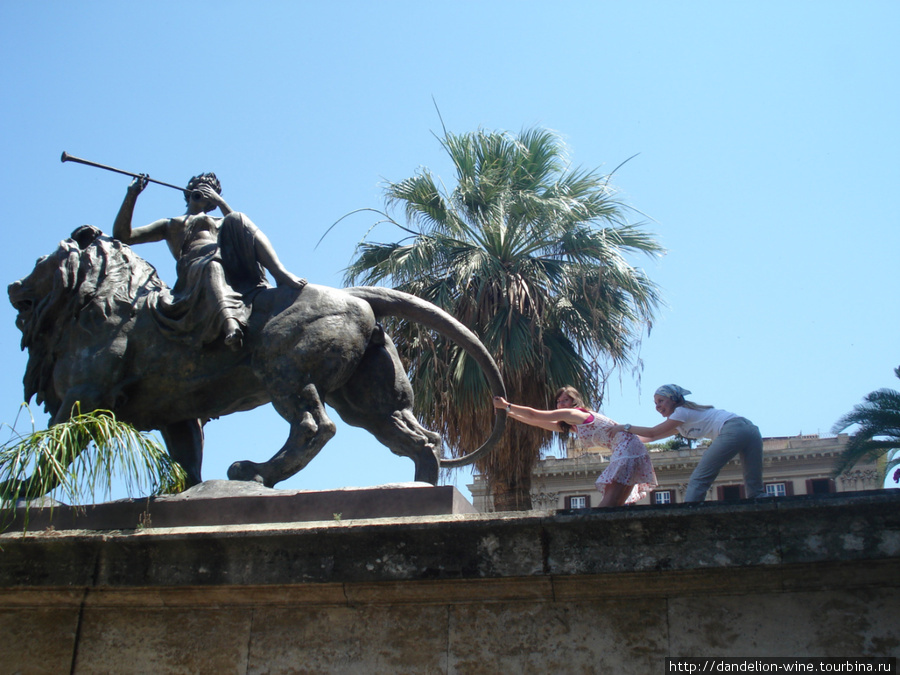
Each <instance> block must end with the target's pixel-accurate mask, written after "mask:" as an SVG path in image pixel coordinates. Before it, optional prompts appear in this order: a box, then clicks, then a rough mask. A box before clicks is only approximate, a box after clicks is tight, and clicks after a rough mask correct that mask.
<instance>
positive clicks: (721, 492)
mask: <svg viewBox="0 0 900 675" xmlns="http://www.w3.org/2000/svg"><path fill="white" fill-rule="evenodd" d="M716 498H717V499H718V500H719V501H720V502H731V501H735V500H737V499H743V498H744V486H743V485H721V486H719V487H717V488H716Z"/></svg>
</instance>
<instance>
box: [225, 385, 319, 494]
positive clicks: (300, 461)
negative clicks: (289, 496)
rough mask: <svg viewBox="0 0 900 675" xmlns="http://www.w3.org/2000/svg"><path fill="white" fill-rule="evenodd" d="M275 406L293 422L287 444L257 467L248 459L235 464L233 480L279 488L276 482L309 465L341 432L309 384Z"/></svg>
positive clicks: (230, 470) (276, 398)
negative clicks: (338, 432)
mask: <svg viewBox="0 0 900 675" xmlns="http://www.w3.org/2000/svg"><path fill="white" fill-rule="evenodd" d="M272 405H273V406H274V407H275V410H276V411H278V414H279V415H281V416H282V417H283V418H284V419H286V420H287V421H288V422H290V425H291V432H290V434H289V435H288V439H287V441H286V442H285V444H284V445H283V446H282V448H281V449H280V450H279V451H278V452H277V453H276V454H275V456H274V457H272V459H270V460H269V461H267V462H263V463H262V464H257V463H256V462H251V461H248V460H245V461H240V462H235V463H234V464H232V465H231V466H230V467H229V468H228V478H230V479H231V480H246V481H256V482H257V483H262V484H263V485H265V486H266V487H275V485H276V483H279V482H281V481H283V480H286V479H288V478H290V477H291V476H293V475H294V474H295V473H297V472H298V471H300V470H301V469H303V468H304V467H305V466H306V465H307V464H309V463H310V462H311V461H312V459H313V458H314V457H315V456H316V455H317V454H319V451H320V450H321V449H322V447H323V446H324V445H325V444H326V443H327V442H328V441H330V440H331V439H332V438H333V437H334V434H335V432H336V431H337V427H336V426H335V424H334V422H333V421H332V420H331V418H330V417H328V414H327V413H326V412H325V406H324V405H323V403H322V400H321V399H320V398H319V392H318V391H317V390H316V387H315V385H312V384H309V385H307V386H306V387H304V388H303V389H302V390H301V391H300V392H299V393H295V394H292V395H285V396H282V395H278V396H274V397H273V399H272Z"/></svg>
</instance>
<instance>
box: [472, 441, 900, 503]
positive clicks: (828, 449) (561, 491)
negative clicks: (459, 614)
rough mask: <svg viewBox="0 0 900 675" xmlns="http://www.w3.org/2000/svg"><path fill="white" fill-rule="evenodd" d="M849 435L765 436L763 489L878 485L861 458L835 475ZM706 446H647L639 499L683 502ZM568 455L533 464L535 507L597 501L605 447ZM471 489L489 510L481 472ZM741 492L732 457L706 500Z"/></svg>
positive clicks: (873, 468) (871, 465)
mask: <svg viewBox="0 0 900 675" xmlns="http://www.w3.org/2000/svg"><path fill="white" fill-rule="evenodd" d="M848 438H849V437H848V436H847V434H841V435H839V436H830V437H821V436H819V435H818V434H814V435H802V436H778V437H773V438H764V439H763V481H764V483H765V485H766V490H767V491H768V493H769V494H770V495H772V496H775V497H784V496H790V495H804V494H823V493H829V492H849V491H854V490H874V489H878V488H880V487H882V473H883V472H882V471H880V470H879V467H878V466H877V465H876V463H875V462H860V463H858V464H857V465H856V466H854V467H853V468H852V469H850V470H849V471H847V472H845V473H843V474H841V475H840V476H838V477H837V478H833V476H832V473H833V468H834V464H835V461H836V460H837V458H838V456H839V455H840V454H841V452H842V451H843V449H844V446H845V445H846V444H847V440H848ZM704 443H706V441H704ZM705 449H706V445H699V446H697V447H694V448H691V447H686V446H685V447H680V448H677V449H671V450H661V449H651V453H650V457H651V459H652V460H653V468H654V470H655V471H656V478H657V480H658V481H659V487H658V488H657V489H656V490H654V491H653V492H652V493H650V494H649V495H647V496H646V497H645V498H644V499H642V500H641V501H640V502H638V504H678V503H681V502H682V501H684V492H685V488H686V487H687V482H688V479H689V478H690V475H691V472H692V471H693V470H694V467H695V466H696V465H697V462H698V461H699V459H700V456H701V455H702V454H703V451H704V450H705ZM566 454H567V455H568V456H567V457H565V458H557V457H554V456H548V457H547V458H545V459H543V460H541V461H539V462H538V463H537V465H536V466H535V469H534V476H533V482H532V500H533V503H534V508H535V509H577V508H590V507H593V506H597V505H598V504H599V503H600V498H601V494H600V492H598V491H597V489H596V488H595V487H594V481H595V480H596V479H597V476H599V475H600V473H601V472H603V470H604V469H605V468H606V467H607V465H608V464H609V455H610V451H609V449H608V448H599V447H597V448H578V447H576V445H575V444H573V443H570V444H569V446H568V448H567V450H566ZM469 489H470V490H471V491H472V501H473V504H474V506H475V508H476V509H478V510H479V511H482V512H489V511H493V504H492V503H491V500H490V498H489V496H488V494H487V485H486V483H485V481H484V479H483V477H482V476H480V475H478V474H476V475H475V481H474V483H473V484H472V485H470V486H469ZM743 497H744V484H743V473H742V468H741V462H740V458H739V457H736V458H735V459H733V460H732V461H730V462H729V463H728V464H726V465H725V467H724V468H723V469H722V471H721V472H720V473H719V476H718V478H717V479H716V481H715V483H713V485H712V487H711V488H710V491H709V493H708V494H707V497H706V498H707V500H708V501H709V500H717V501H726V500H733V499H742V498H743Z"/></svg>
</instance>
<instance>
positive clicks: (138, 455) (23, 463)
mask: <svg viewBox="0 0 900 675" xmlns="http://www.w3.org/2000/svg"><path fill="white" fill-rule="evenodd" d="M9 428H10V432H11V434H10V439H9V440H8V441H7V442H6V443H4V444H3V445H2V446H0V502H2V507H3V509H14V508H15V506H16V503H17V501H18V500H25V501H26V502H27V501H29V500H33V499H37V498H39V497H42V496H44V495H46V494H48V493H50V492H53V491H57V492H58V493H59V496H60V498H61V499H63V500H65V501H66V502H68V503H71V504H81V503H83V502H84V500H86V499H90V500H91V501H94V500H95V499H96V498H97V497H98V496H101V497H109V495H110V494H111V493H112V489H113V482H114V481H120V482H121V484H122V485H123V486H124V488H125V490H126V492H127V493H128V494H129V495H131V494H134V493H135V492H140V493H143V494H162V493H169V492H179V491H181V490H183V489H184V488H185V481H186V476H185V473H184V470H183V469H182V468H181V466H180V465H178V464H176V463H175V462H173V461H172V460H171V459H170V458H169V455H168V454H167V453H166V451H165V449H164V448H163V447H162V445H161V444H160V442H159V441H158V440H157V439H156V438H154V437H153V436H150V435H148V434H145V433H142V432H139V431H137V430H136V429H135V428H134V427H132V426H131V425H129V424H126V423H125V422H121V421H119V420H117V419H116V417H115V415H114V414H113V413H112V412H110V411H108V410H95V411H93V412H90V413H81V412H80V410H79V408H78V407H76V408H75V409H73V414H72V416H71V418H70V419H69V420H67V421H66V422H62V423H60V424H56V425H53V426H51V427H50V428H48V429H46V430H41V431H35V430H32V431H31V433H28V434H25V435H22V434H19V433H18V432H16V431H15V429H14V428H13V427H9ZM29 473H30V475H29Z"/></svg>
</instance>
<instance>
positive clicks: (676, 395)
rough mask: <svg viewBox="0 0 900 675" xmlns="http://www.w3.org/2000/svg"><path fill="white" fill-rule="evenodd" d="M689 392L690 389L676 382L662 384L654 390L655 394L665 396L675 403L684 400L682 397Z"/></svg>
mask: <svg viewBox="0 0 900 675" xmlns="http://www.w3.org/2000/svg"><path fill="white" fill-rule="evenodd" d="M690 393H691V392H690V391H688V390H687V389H685V388H683V387H679V386H678V385H677V384H664V385H663V386H661V387H660V388H659V389H657V390H656V396H665V397H666V398H670V399H672V400H673V401H675V403H681V402H682V401H684V397H685V396H687V395H688V394H690Z"/></svg>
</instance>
